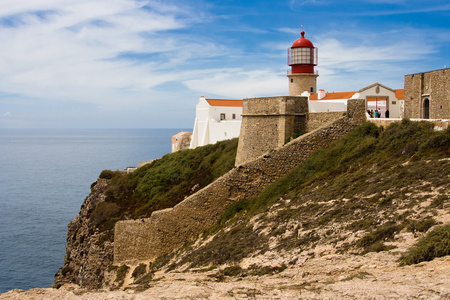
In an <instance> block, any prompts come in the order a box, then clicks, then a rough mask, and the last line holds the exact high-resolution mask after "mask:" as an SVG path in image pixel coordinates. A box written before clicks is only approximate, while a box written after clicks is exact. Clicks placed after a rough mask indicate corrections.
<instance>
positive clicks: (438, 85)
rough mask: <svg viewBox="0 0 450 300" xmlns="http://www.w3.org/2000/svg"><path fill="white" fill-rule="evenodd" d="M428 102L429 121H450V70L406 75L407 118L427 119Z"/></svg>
mask: <svg viewBox="0 0 450 300" xmlns="http://www.w3.org/2000/svg"><path fill="white" fill-rule="evenodd" d="M426 100H428V101H429V102H428V103H429V111H428V118H429V119H450V69H442V70H435V71H431V72H425V73H417V74H411V75H405V118H409V119H412V118H417V119H423V118H427V116H426V113H425V107H424V106H425V101H426ZM428 118H427V119H428Z"/></svg>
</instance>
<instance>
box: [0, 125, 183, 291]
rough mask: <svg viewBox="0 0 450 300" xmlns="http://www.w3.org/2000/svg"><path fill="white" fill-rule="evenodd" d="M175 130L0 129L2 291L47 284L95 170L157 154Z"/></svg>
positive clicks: (60, 262)
mask: <svg viewBox="0 0 450 300" xmlns="http://www.w3.org/2000/svg"><path fill="white" fill-rule="evenodd" d="M180 131H182V129H92V130H85V129H70V130H67V129H0V168H1V169H0V293H3V292H6V291H8V290H11V289H23V290H27V289H30V288H37V287H39V288H45V287H50V286H51V285H52V284H53V279H54V278H53V277H54V274H55V273H56V272H57V271H58V269H59V268H60V267H61V266H62V265H63V260H64V255H65V245H66V234H67V224H68V223H69V222H70V221H71V220H73V219H74V218H75V216H76V215H77V214H78V212H79V210H80V207H81V204H82V203H83V201H84V199H85V198H86V197H87V196H88V195H89V192H90V185H91V184H92V183H93V182H94V181H96V179H97V177H98V175H99V174H100V172H101V171H102V170H105V169H109V170H123V169H125V168H126V167H129V166H137V163H138V162H141V161H146V160H150V159H155V158H159V157H162V156H163V155H164V154H167V153H169V152H170V151H171V137H172V135H174V134H176V133H178V132H180Z"/></svg>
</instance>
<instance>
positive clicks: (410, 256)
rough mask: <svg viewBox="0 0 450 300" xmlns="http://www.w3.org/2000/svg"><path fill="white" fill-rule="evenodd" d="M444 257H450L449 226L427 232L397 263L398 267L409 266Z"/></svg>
mask: <svg viewBox="0 0 450 300" xmlns="http://www.w3.org/2000/svg"><path fill="white" fill-rule="evenodd" d="M446 255H450V224H447V225H442V226H439V227H436V228H435V229H434V230H433V231H431V232H429V233H428V234H427V235H425V236H424V237H423V238H421V239H420V240H419V241H418V242H417V244H415V245H414V246H413V247H412V248H411V249H409V250H408V252H406V253H405V254H403V255H402V257H401V258H400V260H399V261H400V265H411V264H417V263H420V262H422V261H431V260H433V259H434V258H436V257H442V256H446Z"/></svg>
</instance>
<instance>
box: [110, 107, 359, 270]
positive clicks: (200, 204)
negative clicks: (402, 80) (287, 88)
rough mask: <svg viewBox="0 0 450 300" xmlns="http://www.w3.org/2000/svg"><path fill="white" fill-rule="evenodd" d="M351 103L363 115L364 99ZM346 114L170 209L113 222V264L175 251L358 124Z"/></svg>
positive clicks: (212, 184) (254, 161)
mask: <svg viewBox="0 0 450 300" xmlns="http://www.w3.org/2000/svg"><path fill="white" fill-rule="evenodd" d="M351 101H352V103H353V102H355V105H349V106H348V107H349V108H350V109H358V108H360V107H361V105H360V104H361V103H362V107H363V109H362V115H364V100H351ZM351 101H349V102H351ZM358 101H359V102H358ZM358 103H359V105H358ZM348 115H349V116H355V117H356V118H354V119H352V118H348V117H347V116H345V117H341V118H340V119H338V120H336V121H335V122H333V123H331V124H328V125H325V126H323V127H321V128H319V129H317V130H315V131H312V132H309V133H307V134H305V135H303V136H301V137H299V138H297V139H295V140H293V141H291V142H289V143H288V144H286V145H284V146H283V147H274V149H272V150H270V151H268V152H266V153H265V154H264V155H262V156H260V157H259V158H257V159H254V160H251V161H249V162H246V163H244V164H242V165H240V166H238V167H235V168H234V169H232V170H231V171H229V172H228V173H227V174H225V175H224V176H222V177H220V178H219V179H217V180H216V181H214V182H213V183H211V184H210V185H208V186H206V187H205V188H203V189H201V190H200V191H198V192H197V193H195V194H193V195H191V196H190V197H188V198H186V199H185V200H184V201H183V202H181V203H179V204H177V205H176V206H175V207H173V208H169V209H165V210H161V211H157V212H154V213H153V214H152V215H151V217H150V218H147V219H139V220H129V221H119V222H117V224H116V226H115V233H114V262H115V263H123V262H126V261H130V260H154V259H156V258H157V257H159V256H161V255H164V254H168V253H170V252H172V251H173V250H176V249H178V248H179V247H181V246H182V245H183V244H184V243H185V242H186V241H189V240H190V239H192V238H194V237H196V236H198V235H199V234H201V233H202V232H204V231H205V230H206V229H207V228H209V227H210V226H211V225H213V224H214V223H215V222H217V220H218V219H219V218H220V216H221V215H222V213H223V212H224V211H225V209H226V208H227V206H228V205H229V204H230V203H232V202H234V201H237V200H240V199H243V198H251V197H254V196H256V195H258V194H259V193H260V192H261V191H262V190H263V189H264V188H266V187H267V186H268V185H269V184H271V183H273V182H274V181H275V180H276V179H278V178H280V177H282V176H284V175H285V174H287V173H288V172H289V171H291V170H293V169H294V168H295V167H297V166H298V165H300V164H302V163H303V162H304V161H305V160H306V159H307V158H309V157H310V156H311V155H312V154H313V153H314V152H315V151H316V150H318V149H321V148H324V147H328V146H329V145H330V144H331V143H332V142H333V141H335V140H337V139H339V138H340V137H342V136H343V135H345V134H346V133H348V132H350V131H351V130H353V129H354V128H355V127H356V126H357V125H358V124H360V123H362V122H363V119H361V118H357V117H358V116H359V115H360V113H358V112H352V111H348Z"/></svg>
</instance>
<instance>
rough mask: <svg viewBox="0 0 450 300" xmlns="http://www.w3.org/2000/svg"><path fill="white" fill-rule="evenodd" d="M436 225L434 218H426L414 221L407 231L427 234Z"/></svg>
mask: <svg viewBox="0 0 450 300" xmlns="http://www.w3.org/2000/svg"><path fill="white" fill-rule="evenodd" d="M436 224H437V222H436V220H434V219H433V218H425V219H423V220H417V221H416V220H413V221H411V222H410V223H409V224H408V226H407V229H408V231H410V232H416V231H418V232H427V230H428V229H430V228H431V227H432V226H434V225H436Z"/></svg>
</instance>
